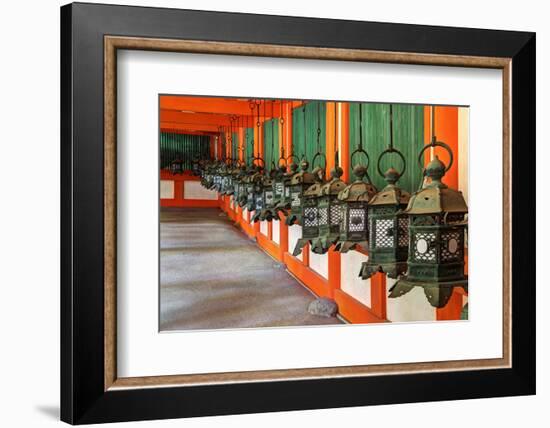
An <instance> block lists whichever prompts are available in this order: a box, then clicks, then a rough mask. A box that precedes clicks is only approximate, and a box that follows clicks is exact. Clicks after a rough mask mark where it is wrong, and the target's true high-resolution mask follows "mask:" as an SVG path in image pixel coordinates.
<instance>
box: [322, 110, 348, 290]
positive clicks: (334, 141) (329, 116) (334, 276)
mask: <svg viewBox="0 0 550 428" xmlns="http://www.w3.org/2000/svg"><path fill="white" fill-rule="evenodd" d="M340 120H341V117H340V115H338V107H337V105H336V103H327V108H326V127H325V130H326V151H325V152H326V154H327V177H329V176H330V171H331V170H332V169H333V168H335V167H336V166H338V165H339V163H340V162H339V159H340V153H338V164H337V161H336V152H339V144H338V140H339V139H341V137H342V136H341V135H339V134H338V132H341V130H342V129H343V128H344V127H343V126H342V123H340ZM327 256H328V296H329V297H330V298H332V299H333V298H334V290H337V289H340V286H341V278H342V275H341V266H342V261H341V255H340V253H339V252H338V251H335V250H334V246H332V247H331V248H329V250H328V253H327Z"/></svg>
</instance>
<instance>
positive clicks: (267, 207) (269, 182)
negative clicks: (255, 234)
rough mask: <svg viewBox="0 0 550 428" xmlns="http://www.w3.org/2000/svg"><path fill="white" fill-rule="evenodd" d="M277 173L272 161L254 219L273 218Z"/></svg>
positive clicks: (272, 122)
mask: <svg viewBox="0 0 550 428" xmlns="http://www.w3.org/2000/svg"><path fill="white" fill-rule="evenodd" d="M274 103H275V101H272V102H271V153H272V155H274V150H275V137H274V135H275V132H274V124H275V120H274V119H273V104H274ZM265 104H266V103H264V117H265ZM265 126H266V125H265V122H264V129H265ZM276 174H277V168H276V166H275V162H271V170H270V171H269V174H268V173H267V171H265V172H264V177H263V179H262V181H261V186H262V193H261V199H260V200H258V201H257V203H256V205H257V207H258V209H257V210H256V213H255V214H254V216H253V218H252V219H253V221H254V222H258V221H264V220H265V221H271V220H273V211H272V209H273V200H274V190H273V182H274V178H275V175H276Z"/></svg>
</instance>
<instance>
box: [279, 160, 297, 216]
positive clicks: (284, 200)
mask: <svg viewBox="0 0 550 428" xmlns="http://www.w3.org/2000/svg"><path fill="white" fill-rule="evenodd" d="M295 158H296V156H294V155H293V154H291V155H290V156H289V157H288V158H287V160H286V161H287V162H288V160H291V161H292V162H291V163H290V165H289V167H288V172H285V173H283V175H282V177H281V181H280V186H281V187H280V189H281V191H280V196H279V200H278V201H276V203H275V211H276V212H277V213H279V212H281V213H283V214H284V215H285V216H286V215H288V211H289V210H290V205H291V199H290V182H291V180H292V177H294V174H296V171H297V170H298V164H296V163H295V162H294V159H295ZM277 184H278V183H276V182H274V184H273V185H274V186H276V185H277Z"/></svg>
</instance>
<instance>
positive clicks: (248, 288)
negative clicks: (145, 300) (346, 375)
mask: <svg viewBox="0 0 550 428" xmlns="http://www.w3.org/2000/svg"><path fill="white" fill-rule="evenodd" d="M160 219H161V220H160V330H161V331H174V330H188V329H222V328H245V327H280V326H305V325H327V324H341V323H342V321H340V320H339V319H337V318H325V317H321V316H316V315H311V314H309V313H308V311H307V308H308V305H309V304H310V302H311V301H313V300H314V299H315V297H314V296H313V294H311V293H310V292H309V291H308V290H307V289H306V288H304V286H302V285H301V284H300V283H299V282H298V281H297V280H296V279H295V278H294V277H292V276H291V275H290V274H289V273H288V272H287V271H286V269H285V267H284V265H283V264H281V263H278V262H277V261H275V260H273V259H272V258H271V257H270V256H268V255H267V254H266V253H264V252H263V251H262V250H261V249H260V248H259V247H258V246H257V245H256V243H255V242H254V241H252V240H250V239H249V238H248V237H247V236H246V235H245V234H244V233H243V232H241V231H240V230H239V229H237V228H236V227H235V226H233V223H232V222H231V221H230V220H229V219H228V218H227V216H226V215H225V214H224V213H223V212H222V211H221V210H219V209H215V208H204V209H200V208H162V209H161V213H160Z"/></svg>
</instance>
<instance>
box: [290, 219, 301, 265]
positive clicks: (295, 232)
mask: <svg viewBox="0 0 550 428" xmlns="http://www.w3.org/2000/svg"><path fill="white" fill-rule="evenodd" d="M301 237H302V226H300V225H298V224H294V225H292V226H289V227H288V252H289V253H290V254H292V252H293V251H294V247H295V246H296V242H297V241H298V239H300V238H301ZM297 258H298V259H299V260H303V257H302V253H300V254H299V255H298V257H297Z"/></svg>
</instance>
